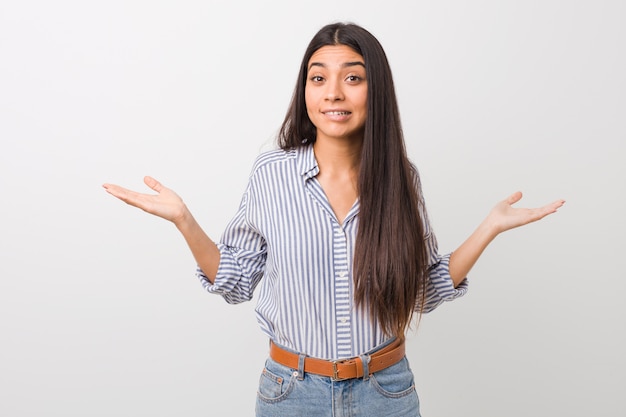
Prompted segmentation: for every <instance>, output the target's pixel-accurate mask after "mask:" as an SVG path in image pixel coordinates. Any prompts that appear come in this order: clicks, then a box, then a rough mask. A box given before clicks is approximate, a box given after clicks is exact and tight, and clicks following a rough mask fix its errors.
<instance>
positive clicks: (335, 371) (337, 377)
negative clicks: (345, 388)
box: [330, 359, 350, 382]
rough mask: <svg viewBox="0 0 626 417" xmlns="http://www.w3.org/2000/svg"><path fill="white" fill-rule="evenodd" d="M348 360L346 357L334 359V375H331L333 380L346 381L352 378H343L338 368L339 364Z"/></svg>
mask: <svg viewBox="0 0 626 417" xmlns="http://www.w3.org/2000/svg"><path fill="white" fill-rule="evenodd" d="M344 362H346V360H345V359H341V360H337V361H333V362H332V363H333V376H332V377H330V378H331V379H332V380H333V381H335V382H337V381H345V380H346V379H350V378H341V377H340V376H339V369H337V365H338V364H341V363H344Z"/></svg>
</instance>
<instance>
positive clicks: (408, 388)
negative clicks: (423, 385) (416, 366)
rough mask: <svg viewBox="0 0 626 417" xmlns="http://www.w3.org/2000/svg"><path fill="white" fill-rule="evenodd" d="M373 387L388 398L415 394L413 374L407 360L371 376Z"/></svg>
mask: <svg viewBox="0 0 626 417" xmlns="http://www.w3.org/2000/svg"><path fill="white" fill-rule="evenodd" d="M370 381H371V384H372V386H373V387H374V388H375V389H376V391H378V392H379V393H380V394H381V395H383V396H385V397H388V398H400V397H404V396H406V395H409V394H411V393H413V392H415V380H414V378H413V372H412V371H411V369H410V368H409V365H408V361H407V359H406V358H404V359H402V360H401V361H400V362H398V363H397V364H395V365H392V366H390V367H389V368H386V369H383V370H382V371H379V372H376V373H374V374H372V375H371V376H370Z"/></svg>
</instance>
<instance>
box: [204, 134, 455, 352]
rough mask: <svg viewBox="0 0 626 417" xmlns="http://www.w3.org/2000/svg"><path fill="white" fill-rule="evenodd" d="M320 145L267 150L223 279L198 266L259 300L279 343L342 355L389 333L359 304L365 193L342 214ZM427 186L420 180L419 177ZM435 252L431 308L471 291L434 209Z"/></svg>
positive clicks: (240, 295) (231, 295)
mask: <svg viewBox="0 0 626 417" xmlns="http://www.w3.org/2000/svg"><path fill="white" fill-rule="evenodd" d="M318 172H319V168H318V165H317V161H316V159H315V154H314V152H313V146H312V145H308V146H304V147H301V148H297V149H293V150H288V151H285V150H273V151H268V152H265V153H263V154H261V155H260V156H259V157H258V158H257V160H256V162H255V164H254V167H253V170H252V173H251V174H250V178H249V182H248V186H247V188H246V190H245V193H244V195H243V199H242V201H241V204H240V206H239V209H238V211H237V213H236V215H235V216H234V218H233V219H232V220H231V222H230V223H229V224H228V226H227V227H226V230H225V231H224V233H223V236H222V238H221V240H220V242H218V244H217V245H218V248H219V250H220V254H221V258H220V265H219V268H218V271H217V276H216V278H215V282H214V283H213V284H211V282H210V281H209V280H208V279H207V277H206V276H205V275H204V273H203V272H202V270H201V269H199V268H198V270H197V276H198V278H200V280H201V282H202V285H203V286H204V288H205V289H206V290H207V291H209V292H211V293H216V294H220V295H221V296H222V297H223V298H224V299H225V300H226V301H227V302H228V303H233V304H234V303H240V302H243V301H248V300H250V299H252V296H253V292H254V290H255V288H256V287H257V285H259V284H260V286H259V294H258V302H257V306H256V315H257V320H258V322H259V324H260V326H261V330H262V331H263V332H264V333H265V334H267V335H268V336H269V337H270V338H271V339H272V340H273V341H274V342H276V343H278V344H280V345H283V346H285V347H287V348H290V349H292V350H294V351H296V352H303V353H306V354H307V355H309V356H314V357H318V358H324V359H342V358H348V357H353V356H357V355H359V354H362V353H365V352H367V351H369V350H372V349H373V348H375V347H376V346H378V345H380V344H382V343H384V342H385V341H387V339H388V337H387V336H385V335H384V334H383V332H382V331H381V328H380V327H379V325H378V324H377V323H376V321H375V320H374V321H373V320H371V319H370V318H369V317H368V314H367V313H365V312H364V311H363V309H361V308H359V309H357V308H355V306H354V302H353V297H352V291H353V288H352V287H353V286H352V257H353V254H354V244H355V239H356V232H357V226H358V213H359V203H358V201H357V202H356V203H355V204H354V206H353V207H352V208H351V210H350V211H349V213H348V215H347V217H346V218H345V220H344V221H343V223H341V224H340V223H339V222H338V221H337V218H336V217H335V214H334V212H333V210H332V208H331V207H330V204H329V202H328V200H327V198H326V196H325V194H324V191H323V190H322V187H321V186H320V184H319V182H318V181H317V179H316V175H317V174H318ZM418 187H419V181H418ZM423 214H424V215H423V216H422V218H423V219H425V226H426V227H425V230H426V233H425V239H426V242H427V245H428V251H429V253H430V260H429V266H430V268H429V276H428V287H427V291H426V305H425V306H424V311H425V312H429V311H432V310H433V309H434V308H436V307H437V306H438V305H439V304H441V303H442V302H444V301H448V300H452V299H454V298H456V297H459V296H461V295H463V294H464V293H465V292H466V291H467V280H464V281H463V282H462V283H461V284H460V285H459V286H458V287H457V288H455V287H454V285H453V284H452V280H451V279H450V274H449V268H448V264H449V259H450V255H449V254H448V255H444V256H440V255H439V254H438V251H437V241H436V239H435V236H434V234H432V233H431V231H430V225H429V224H428V220H427V216H426V215H425V214H426V213H425V212H424V213H423Z"/></svg>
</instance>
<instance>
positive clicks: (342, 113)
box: [322, 111, 352, 116]
mask: <svg viewBox="0 0 626 417" xmlns="http://www.w3.org/2000/svg"><path fill="white" fill-rule="evenodd" d="M322 113H323V114H325V115H327V116H347V115H349V114H352V112H349V111H325V112H322Z"/></svg>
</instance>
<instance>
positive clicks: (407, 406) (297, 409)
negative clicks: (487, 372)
mask: <svg viewBox="0 0 626 417" xmlns="http://www.w3.org/2000/svg"><path fill="white" fill-rule="evenodd" d="M256 416H257V417H286V416H290V417H291V416H305V417H317V416H320V417H322V416H324V417H361V416H363V417H370V416H371V417H384V416H392V417H420V413H419V399H418V396H417V392H416V390H415V383H414V379H413V372H412V371H411V368H410V367H409V363H408V361H407V359H406V357H405V358H403V359H402V360H401V361H400V362H398V363H396V364H395V365H392V366H390V367H388V368H386V369H383V370H382V371H379V372H376V373H374V374H371V375H369V376H367V377H365V378H355V379H349V380H344V381H333V380H332V378H329V377H325V376H319V375H315V374H311V373H303V374H302V375H301V374H300V373H299V371H298V370H297V369H292V368H288V367H286V366H283V365H281V364H279V363H276V362H275V361H274V360H272V359H271V358H268V359H267V361H266V363H265V368H264V369H263V372H262V374H261V378H260V381H259V391H258V393H257V400H256Z"/></svg>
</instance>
